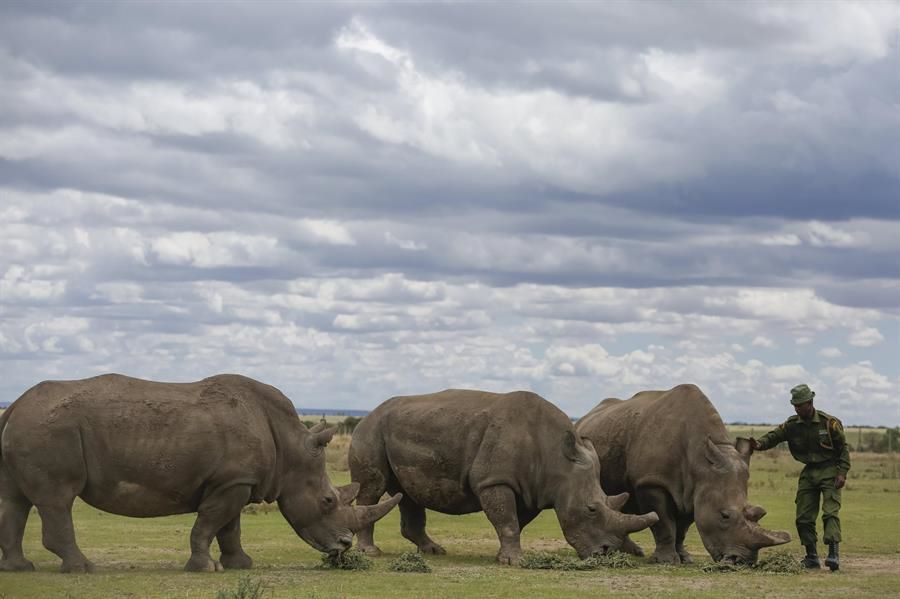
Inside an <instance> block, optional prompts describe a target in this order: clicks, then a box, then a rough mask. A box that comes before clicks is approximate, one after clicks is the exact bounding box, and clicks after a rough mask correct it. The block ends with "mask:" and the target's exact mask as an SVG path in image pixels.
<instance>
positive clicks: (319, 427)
mask: <svg viewBox="0 0 900 599" xmlns="http://www.w3.org/2000/svg"><path fill="white" fill-rule="evenodd" d="M326 426H328V425H327V424H325V421H324V420H320V421H319V422H317V423H315V424H314V425H312V426H311V427H310V428H309V432H311V433H320V432H322V431H323V430H325V427H326Z"/></svg>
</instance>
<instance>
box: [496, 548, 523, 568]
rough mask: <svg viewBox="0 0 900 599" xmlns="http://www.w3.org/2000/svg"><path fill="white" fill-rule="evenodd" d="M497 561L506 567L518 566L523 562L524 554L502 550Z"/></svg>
mask: <svg viewBox="0 0 900 599" xmlns="http://www.w3.org/2000/svg"><path fill="white" fill-rule="evenodd" d="M497 561H498V562H499V563H501V564H503V565H504V566H518V565H519V562H520V561H522V552H521V551H505V550H503V549H501V550H500V552H499V553H498V554H497Z"/></svg>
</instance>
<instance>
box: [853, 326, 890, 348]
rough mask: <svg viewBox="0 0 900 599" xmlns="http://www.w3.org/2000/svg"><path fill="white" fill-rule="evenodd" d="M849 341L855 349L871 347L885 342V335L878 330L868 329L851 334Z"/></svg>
mask: <svg viewBox="0 0 900 599" xmlns="http://www.w3.org/2000/svg"><path fill="white" fill-rule="evenodd" d="M848 341H849V343H850V345H853V346H855V347H871V346H873V345H878V344H879V343H881V342H882V341H884V335H882V334H881V332H880V331H879V330H878V329H876V328H873V327H866V328H864V329H860V330H858V331H853V332H852V333H850V337H849V338H848Z"/></svg>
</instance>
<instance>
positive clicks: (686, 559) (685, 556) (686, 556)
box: [678, 550, 694, 564]
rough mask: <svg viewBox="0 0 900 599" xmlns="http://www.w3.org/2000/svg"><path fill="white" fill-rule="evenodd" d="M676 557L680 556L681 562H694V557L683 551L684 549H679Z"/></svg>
mask: <svg viewBox="0 0 900 599" xmlns="http://www.w3.org/2000/svg"><path fill="white" fill-rule="evenodd" d="M678 557H679V558H681V563H682V564H693V563H694V557H693V556H692V555H691V554H690V553H688V552H687V551H684V550H682V551H679V552H678Z"/></svg>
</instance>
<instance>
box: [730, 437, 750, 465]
mask: <svg viewBox="0 0 900 599" xmlns="http://www.w3.org/2000/svg"><path fill="white" fill-rule="evenodd" d="M734 448H735V449H737V452H738V455H739V456H741V459H742V460H744V461H745V462H746V463H747V465H749V464H750V456H751V455H752V454H753V445H751V444H750V439H746V438H744V437H738V438H737V439H735V440H734Z"/></svg>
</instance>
